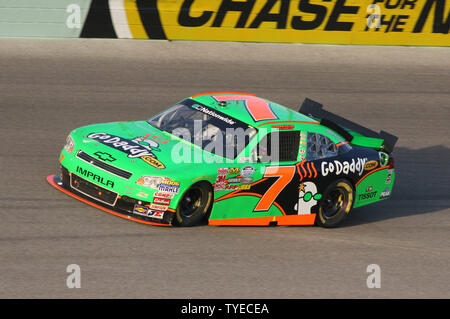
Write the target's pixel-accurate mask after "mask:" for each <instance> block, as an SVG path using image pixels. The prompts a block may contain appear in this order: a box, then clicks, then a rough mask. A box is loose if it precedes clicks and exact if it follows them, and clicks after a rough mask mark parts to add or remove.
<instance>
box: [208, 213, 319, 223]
mask: <svg viewBox="0 0 450 319" xmlns="http://www.w3.org/2000/svg"><path fill="white" fill-rule="evenodd" d="M315 219H316V214H305V215H284V216H267V217H266V216H264V217H249V218H228V219H211V220H210V221H209V225H216V226H268V225H269V224H270V223H271V222H274V221H275V222H277V225H278V226H288V225H302V226H306V225H314V221H315Z"/></svg>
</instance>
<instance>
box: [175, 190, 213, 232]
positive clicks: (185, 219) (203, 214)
mask: <svg viewBox="0 0 450 319" xmlns="http://www.w3.org/2000/svg"><path fill="white" fill-rule="evenodd" d="M212 200H213V192H212V187H211V185H210V184H209V183H206V182H200V183H196V184H194V185H192V186H191V187H190V188H189V189H188V190H187V191H186V192H185V193H184V194H183V197H181V199H180V201H179V202H178V207H177V211H176V214H175V218H174V220H173V224H174V225H175V226H196V225H201V224H204V223H205V222H206V221H207V219H208V214H209V211H210V208H211V204H212Z"/></svg>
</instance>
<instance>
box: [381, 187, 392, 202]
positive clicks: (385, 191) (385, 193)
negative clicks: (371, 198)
mask: <svg viewBox="0 0 450 319" xmlns="http://www.w3.org/2000/svg"><path fill="white" fill-rule="evenodd" d="M389 196H391V191H390V190H389V187H386V188H385V189H384V191H383V192H382V193H381V194H380V199H382V198H386V197H389Z"/></svg>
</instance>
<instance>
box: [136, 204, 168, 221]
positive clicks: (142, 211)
mask: <svg viewBox="0 0 450 319" xmlns="http://www.w3.org/2000/svg"><path fill="white" fill-rule="evenodd" d="M133 214H136V215H141V216H145V217H152V218H158V219H162V218H163V217H164V212H162V211H158V210H156V211H155V210H151V209H149V208H148V207H146V206H141V205H134V208H133Z"/></svg>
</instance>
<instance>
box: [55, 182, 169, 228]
mask: <svg viewBox="0 0 450 319" xmlns="http://www.w3.org/2000/svg"><path fill="white" fill-rule="evenodd" d="M54 177H55V175H50V176H47V182H48V183H49V184H50V185H52V186H53V187H54V188H56V189H58V190H60V191H61V192H63V193H64V194H66V195H69V196H71V197H73V198H75V199H78V200H79V201H82V202H83V203H85V204H88V205H90V206H93V207H95V208H98V209H101V210H103V211H105V212H107V213H110V214H113V215H116V216H118V217H121V218H124V219H127V220H132V221H134V222H138V223H141V224H147V225H153V226H172V225H169V224H159V223H153V222H149V221H146V220H140V219H136V218H133V217H131V216H128V215H124V214H120V213H118V212H115V211H113V210H111V209H108V208H105V207H103V206H100V205H97V204H95V203H92V202H90V201H88V200H86V199H84V198H81V197H79V196H77V195H75V194H73V193H71V192H69V191H68V190H66V189H64V188H62V187H60V186H59V185H57V184H56V183H55V182H54V181H53V178H54Z"/></svg>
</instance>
